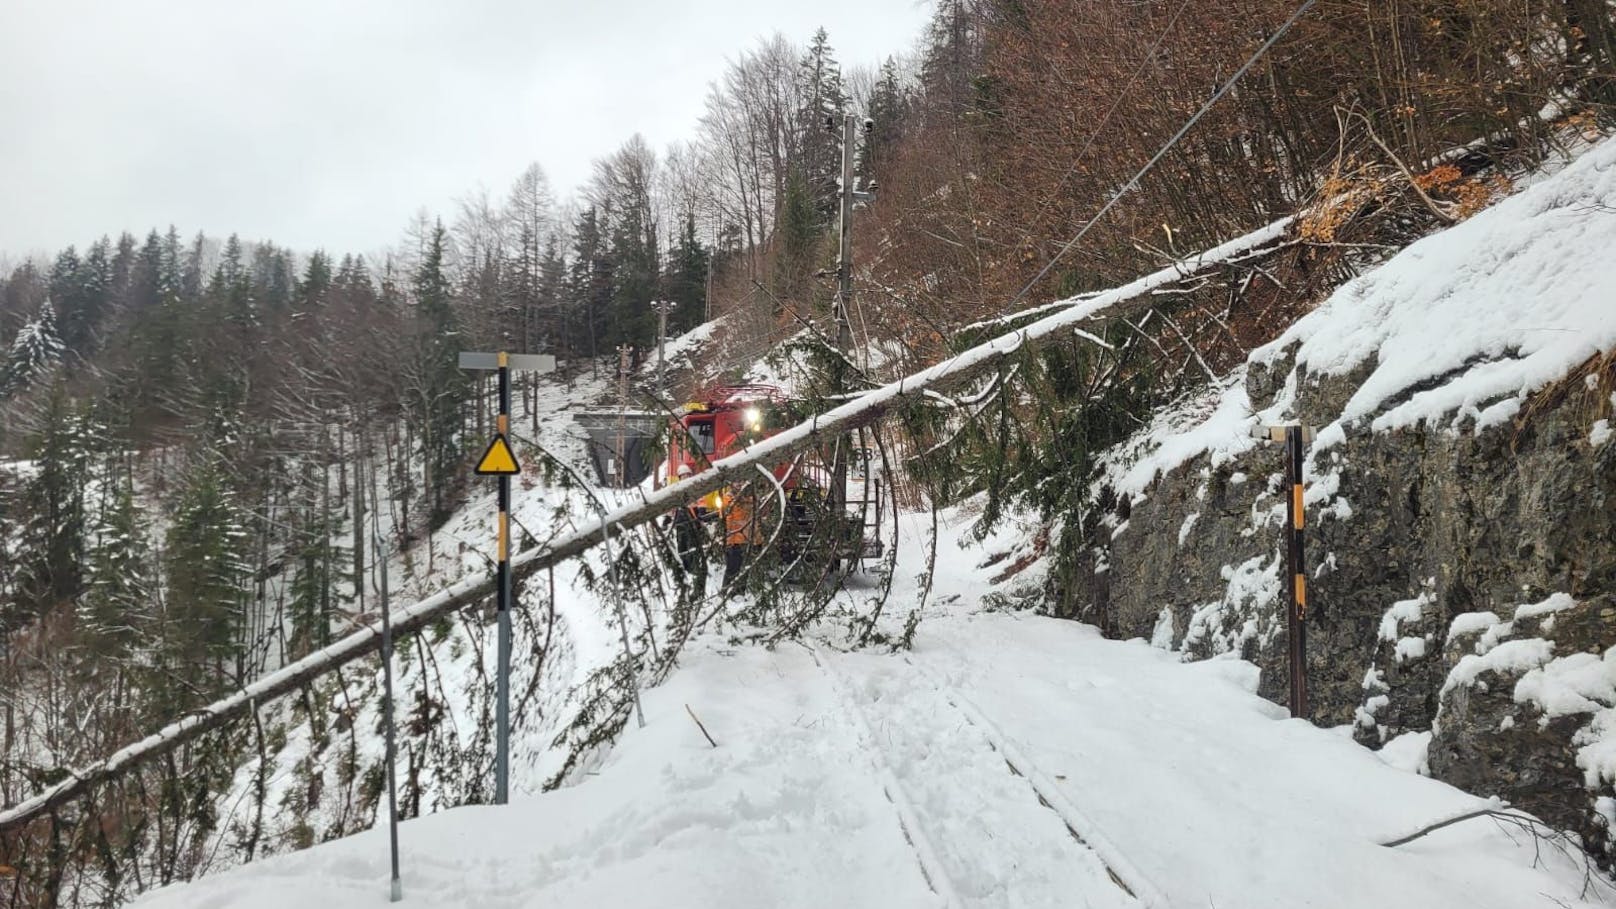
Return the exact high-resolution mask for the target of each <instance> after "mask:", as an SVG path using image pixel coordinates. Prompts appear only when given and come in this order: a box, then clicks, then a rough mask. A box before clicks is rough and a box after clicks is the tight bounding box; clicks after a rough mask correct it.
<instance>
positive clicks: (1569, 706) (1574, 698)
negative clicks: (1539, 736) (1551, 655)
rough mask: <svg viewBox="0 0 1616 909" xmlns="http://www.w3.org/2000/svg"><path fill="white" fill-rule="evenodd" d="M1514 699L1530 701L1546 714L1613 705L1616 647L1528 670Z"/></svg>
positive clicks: (1588, 709) (1572, 655) (1568, 656)
mask: <svg viewBox="0 0 1616 909" xmlns="http://www.w3.org/2000/svg"><path fill="white" fill-rule="evenodd" d="M1515 700H1516V701H1517V702H1519V703H1523V704H1526V703H1531V704H1535V705H1537V707H1538V708H1539V709H1540V710H1542V711H1543V715H1544V716H1545V717H1557V716H1570V715H1572V714H1578V713H1596V712H1598V711H1599V710H1601V709H1603V708H1605V707H1608V706H1612V705H1616V648H1612V649H1611V650H1607V651H1605V655H1604V656H1603V657H1601V656H1600V655H1599V654H1596V653H1573V654H1568V655H1566V656H1563V657H1559V658H1558V659H1555V660H1552V661H1550V662H1548V663H1545V664H1544V665H1542V666H1540V667H1538V668H1535V669H1532V670H1529V671H1528V672H1527V673H1526V675H1523V676H1521V680H1520V681H1519V682H1516V683H1515Z"/></svg>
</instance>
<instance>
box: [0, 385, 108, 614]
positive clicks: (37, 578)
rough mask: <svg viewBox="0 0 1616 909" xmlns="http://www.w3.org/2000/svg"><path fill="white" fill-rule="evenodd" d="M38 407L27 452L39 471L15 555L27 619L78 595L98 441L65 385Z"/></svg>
mask: <svg viewBox="0 0 1616 909" xmlns="http://www.w3.org/2000/svg"><path fill="white" fill-rule="evenodd" d="M36 407H37V410H36V412H35V413H34V414H33V416H32V420H33V423H34V430H33V440H32V444H30V446H29V448H28V456H29V458H30V459H31V460H32V461H33V462H34V466H35V470H34V472H33V474H32V475H31V476H30V477H29V478H28V479H27V480H26V481H24V483H23V485H22V490H21V493H20V495H19V500H20V502H19V505H20V507H19V508H18V513H17V514H16V515H14V518H15V519H16V521H17V523H18V524H19V525H20V526H21V528H22V532H21V533H20V534H19V535H18V540H19V547H18V550H17V551H16V552H15V553H14V556H15V558H16V561H17V566H18V569H19V571H18V594H19V595H18V598H17V599H18V603H17V604H16V605H17V606H18V607H19V609H20V611H21V613H22V615H21V618H23V619H29V618H34V617H37V616H40V615H44V614H45V613H46V612H47V611H48V610H49V609H50V608H51V607H53V606H55V605H57V604H59V603H64V602H68V601H71V600H72V599H73V598H74V597H76V596H77V595H78V591H79V584H80V580H81V576H82V563H83V556H84V530H85V528H84V523H85V520H84V518H85V509H84V489H85V487H86V486H87V485H88V484H89V480H90V477H89V467H90V454H91V447H92V445H93V441H94V440H93V439H92V438H90V435H91V434H90V433H89V432H88V431H87V430H86V426H85V420H84V414H83V412H82V410H81V408H80V407H79V405H78V404H77V403H76V402H75V401H74V400H73V399H72V397H70V396H69V395H68V393H67V389H66V387H65V385H64V384H63V383H62V382H61V381H60V380H58V381H56V382H55V383H53V384H52V385H51V387H50V388H49V390H48V391H47V392H46V393H45V394H43V395H41V396H39V398H38V399H37V403H36ZM9 618H10V619H11V620H15V619H16V618H18V616H17V615H16V614H14V615H12V616H10V617H9Z"/></svg>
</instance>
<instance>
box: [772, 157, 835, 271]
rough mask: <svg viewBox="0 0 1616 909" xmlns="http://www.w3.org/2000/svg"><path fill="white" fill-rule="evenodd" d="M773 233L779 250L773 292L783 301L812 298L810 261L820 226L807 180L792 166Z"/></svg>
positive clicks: (820, 234)
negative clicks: (778, 219) (775, 231)
mask: <svg viewBox="0 0 1616 909" xmlns="http://www.w3.org/2000/svg"><path fill="white" fill-rule="evenodd" d="M776 237H777V242H778V243H779V254H778V256H777V257H776V260H775V269H774V293H775V296H776V297H777V298H778V299H779V300H780V301H781V302H784V303H807V302H812V298H813V296H814V294H813V283H812V281H813V271H814V264H815V261H816V260H817V259H818V255H819V246H820V240H821V239H822V238H823V237H824V229H823V227H822V226H821V222H820V220H819V213H818V212H817V211H816V210H815V208H814V200H813V195H812V193H811V192H810V191H809V189H808V184H807V181H806V180H804V179H803V175H802V173H801V172H799V171H797V170H795V169H793V170H792V171H791V174H790V176H789V177H788V178H787V180H786V196H785V201H784V203H783V204H782V205H781V210H780V224H779V227H778V229H777V233H776Z"/></svg>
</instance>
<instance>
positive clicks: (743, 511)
mask: <svg viewBox="0 0 1616 909" xmlns="http://www.w3.org/2000/svg"><path fill="white" fill-rule="evenodd" d="M755 505H756V503H754V502H753V500H752V497H751V496H750V495H745V494H739V495H737V494H735V493H733V492H732V493H730V494H728V495H726V496H724V542H725V543H726V544H728V545H730V546H747V545H753V544H757V543H761V542H763V540H762V537H761V535H760V534H759V527H758V523H759V522H758V516H757V508H756V507H755Z"/></svg>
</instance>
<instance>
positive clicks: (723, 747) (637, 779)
mask: <svg viewBox="0 0 1616 909" xmlns="http://www.w3.org/2000/svg"><path fill="white" fill-rule="evenodd" d="M946 518H947V520H946V521H945V524H944V527H943V530H942V539H941V541H940V543H939V545H940V547H941V548H940V552H939V558H938V566H939V567H938V574H937V577H936V581H935V583H936V589H935V591H934V596H933V600H932V602H933V604H934V605H933V606H931V607H929V610H930V611H929V613H928V614H927V616H926V618H925V621H924V622H922V624H921V625H920V627H919V629H918V632H917V635H916V643H915V648H914V650H913V652H912V653H911V654H908V655H904V654H889V653H878V652H853V653H846V652H841V651H838V650H836V649H834V648H833V647H832V646H830V645H829V644H827V643H824V642H822V641H819V640H815V639H810V640H808V641H807V642H805V643H803V644H795V643H786V644H782V645H780V646H778V647H775V648H773V649H767V648H763V647H756V646H737V645H733V644H731V643H730V642H729V641H727V640H726V639H724V638H722V637H720V636H716V635H709V636H707V637H704V638H701V639H699V640H698V641H696V642H695V643H694V644H692V646H691V647H689V648H688V649H687V651H686V653H685V656H684V658H683V659H682V661H681V666H680V668H679V670H677V671H676V672H675V673H674V674H673V675H672V676H671V677H670V678H669V679H668V680H667V681H666V682H664V683H663V684H662V685H660V686H659V687H656V688H654V689H650V690H647V691H646V692H645V697H644V701H645V711H646V717H647V721H648V722H647V725H646V727H645V728H644V729H636V728H634V726H633V724H630V726H629V728H628V729H627V730H626V731H625V733H624V734H623V735H622V737H621V738H620V740H619V742H618V743H617V745H616V746H615V747H614V748H612V749H611V750H610V752H609V753H606V754H603V755H602V756H601V758H600V760H599V761H598V762H597V764H596V765H595V766H594V767H593V769H592V770H591V772H589V773H586V774H583V775H581V776H579V777H578V779H577V781H576V783H575V784H574V785H570V786H567V787H565V788H562V789H560V790H557V791H554V792H549V793H545V794H534V793H532V790H531V788H530V787H524V786H521V785H518V787H517V791H518V795H517V796H516V797H514V798H513V801H512V803H511V804H510V805H509V806H506V807H503V808H494V807H465V808H456V809H453V810H449V811H444V812H441V813H438V814H436V815H431V816H427V817H424V818H420V819H416V820H412V821H408V822H406V823H405V824H403V825H402V828H401V831H400V834H401V846H402V858H403V878H404V880H403V884H404V894H405V901H406V904H407V905H416V906H438V907H461V906H466V907H470V906H478V907H481V906H493V907H529V906H531V907H538V906H580V907H582V906H628V905H656V906H660V907H665V909H687V907H690V909H694V907H701V909H707V907H712V906H771V907H798V906H800V907H822V906H847V907H861V906H871V907H874V906H881V907H910V906H913V907H935V906H1029V907H1034V906H1050V907H1056V906H1061V907H1064V906H1076V905H1087V906H1096V907H1124V906H1134V905H1140V906H1156V907H1166V906H1181V905H1182V906H1209V905H1216V906H1241V907H1251V909H1262V907H1286V909H1290V907H1296V906H1330V907H1354V906H1363V907H1375V909H1380V907H1384V906H1401V905H1419V906H1433V907H1443V906H1454V907H1459V906H1464V907H1473V906H1474V907H1500V909H1502V907H1514V906H1520V905H1529V904H1538V903H1540V902H1541V901H1542V900H1543V899H1545V898H1548V899H1551V900H1559V901H1562V902H1563V903H1565V904H1566V905H1584V904H1583V903H1580V902H1579V893H1580V892H1581V888H1582V878H1581V869H1580V867H1572V866H1571V865H1570V864H1569V863H1567V862H1565V861H1564V860H1563V859H1561V858H1560V857H1558V856H1557V855H1555V854H1553V853H1552V852H1551V851H1544V854H1543V855H1541V856H1539V855H1537V850H1535V849H1534V848H1533V847H1532V844H1531V843H1529V842H1519V843H1518V842H1515V841H1512V840H1511V839H1509V838H1508V837H1507V836H1506V835H1505V834H1504V833H1503V832H1502V831H1501V830H1499V829H1498V828H1497V827H1496V826H1494V825H1490V824H1461V825H1456V826H1454V827H1451V828H1447V829H1445V830H1443V831H1441V832H1440V833H1438V834H1435V835H1433V836H1431V837H1428V838H1425V839H1422V840H1420V841H1418V842H1416V843H1413V844H1410V845H1407V846H1403V847H1399V848H1387V847H1383V846H1380V845H1378V843H1380V842H1384V841H1386V840H1387V839H1389V838H1390V837H1391V836H1393V835H1394V834H1395V833H1397V832H1399V831H1402V830H1407V829H1411V828H1413V827H1417V826H1421V825H1423V824H1425V823H1427V822H1429V821H1430V820H1433V819H1436V818H1440V817H1444V816H1451V815H1452V814H1454V813H1456V812H1459V811H1463V810H1466V809H1470V808H1475V807H1479V806H1481V805H1483V804H1485V803H1484V802H1482V801H1481V800H1479V799H1476V798H1474V797H1471V796H1469V795H1466V794H1464V793H1462V792H1459V791H1458V790H1456V789H1453V788H1452V787H1449V786H1447V785H1445V784H1442V783H1439V782H1436V781H1433V780H1431V779H1428V778H1424V777H1421V776H1418V775H1415V774H1412V773H1408V772H1406V771H1405V770H1403V769H1399V767H1407V766H1409V765H1410V764H1411V763H1413V756H1414V755H1415V754H1416V753H1417V752H1418V751H1420V750H1422V749H1421V748H1420V747H1419V744H1420V743H1419V741H1418V740H1417V739H1415V740H1409V741H1406V742H1405V741H1404V740H1401V739H1399V740H1395V741H1396V744H1395V746H1394V747H1393V748H1392V750H1391V751H1390V753H1389V754H1383V755H1381V756H1379V757H1377V756H1376V755H1375V754H1374V753H1372V752H1370V751H1368V750H1366V749H1364V748H1361V747H1359V746H1358V745H1356V744H1354V743H1352V742H1351V741H1350V740H1348V739H1343V738H1342V737H1341V736H1339V735H1338V734H1336V733H1334V732H1331V731H1329V730H1322V729H1318V728H1316V727H1313V726H1311V725H1309V724H1307V723H1305V722H1302V721H1298V720H1291V719H1287V718H1285V716H1284V713H1285V712H1284V711H1283V710H1282V709H1281V708H1278V707H1276V706H1275V705H1274V704H1272V703H1269V702H1267V701H1265V700H1262V699H1261V698H1258V697H1257V696H1256V695H1255V694H1254V689H1255V688H1256V686H1257V680H1258V675H1259V672H1258V669H1257V668H1256V667H1255V666H1253V665H1252V664H1250V663H1247V662H1244V661H1242V660H1238V659H1223V660H1211V661H1204V662H1199V663H1183V662H1181V661H1180V660H1179V659H1178V657H1177V655H1176V654H1170V653H1163V652H1162V651H1160V650H1159V649H1156V648H1154V647H1152V646H1150V645H1149V644H1148V643H1146V642H1144V641H1130V642H1117V641H1109V640H1106V639H1104V638H1103V637H1102V636H1101V635H1100V633H1099V632H1098V631H1097V630H1096V629H1094V628H1092V627H1089V626H1085V625H1081V624H1078V623H1074V622H1069V621H1063V620H1056V619H1049V618H1043V617H1037V616H1032V615H1024V614H1017V613H1009V612H1003V611H999V612H976V611H974V610H976V609H977V608H978V607H979V606H980V604H981V601H982V597H983V596H984V594H986V593H988V592H990V590H991V585H990V584H989V583H988V581H987V580H986V576H987V575H988V574H989V573H991V571H992V569H991V568H981V567H978V566H980V565H981V563H982V562H983V561H984V558H983V555H984V553H985V551H986V550H985V548H984V547H985V546H991V545H997V544H996V543H994V542H993V541H989V542H988V543H985V544H984V543H974V542H970V541H969V537H968V532H967V528H968V526H969V523H970V522H969V521H968V520H966V519H965V518H964V517H963V516H961V515H958V514H952V515H948V516H946ZM926 523H927V522H926V521H925V519H923V518H916V519H908V520H907V523H906V525H905V528H904V533H903V535H902V536H901V537H900V539H901V541H902V542H901V544H900V553H899V556H900V562H899V565H898V566H897V569H896V574H895V576H894V577H895V580H894V584H895V592H894V596H895V597H897V598H899V599H903V598H909V599H910V600H913V598H915V597H917V596H918V595H919V592H918V583H919V581H918V579H916V578H915V569H917V568H918V567H919V565H920V564H922V563H923V561H924V558H925V553H924V543H925V538H926V536H927V529H926V526H925V525H926ZM1234 573H1236V572H1235V570H1233V569H1231V574H1234ZM1248 573H1260V569H1257V571H1256V572H1248ZM557 583H558V584H561V583H563V579H562V578H561V577H560V576H559V573H558V578H557ZM856 595H858V594H857V592H856V591H854V592H851V593H850V594H849V596H856ZM1508 646H1509V645H1508V644H1505V645H1501V646H1500V647H1499V648H1498V650H1500V651H1502V650H1504V649H1505V648H1507V647H1508ZM687 711H693V712H694V714H695V715H696V716H698V717H699V718H700V720H701V722H702V723H703V724H704V725H705V726H706V728H707V729H708V730H709V731H710V732H711V733H712V735H713V737H714V738H715V739H716V741H717V742H718V745H717V747H713V746H711V745H709V744H708V742H707V740H706V739H705V737H704V736H703V735H702V734H701V732H700V730H698V728H697V726H696V724H695V722H693V721H692V718H691V715H690V712H687ZM1388 761H1391V762H1392V763H1395V764H1397V765H1398V766H1390V765H1389V764H1388ZM518 766H519V771H520V772H522V773H526V772H528V771H525V770H522V769H521V767H520V765H518ZM1416 769H1417V767H1416ZM1124 888H1126V889H1124ZM386 900H387V840H386V835H385V830H372V831H369V832H366V833H361V834H358V835H355V836H351V837H348V838H345V839H342V840H337V841H334V842H331V843H326V844H323V845H320V846H317V847H315V848H312V849H309V850H305V851H302V852H297V853H292V854H288V855H282V856H277V857H274V858H270V859H267V860H263V861H259V862H255V863H253V864H251V865H248V866H245V867H242V868H238V869H235V870H232V871H228V872H224V873H221V874H217V875H214V876H211V877H207V878H204V879H202V880H201V881H199V882H196V883H192V884H189V885H182V886H174V887H170V888H167V889H164V890H161V891H157V892H155V893H152V894H148V895H147V896H146V897H145V898H143V899H142V900H140V901H138V902H137V903H136V905H139V906H143V907H147V909H204V907H208V909H212V907H222V906H231V907H240V909H280V907H283V906H286V905H294V906H295V905H330V906H344V907H349V906H352V907H365V906H376V907H381V906H384V905H386V904H387V903H386Z"/></svg>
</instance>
